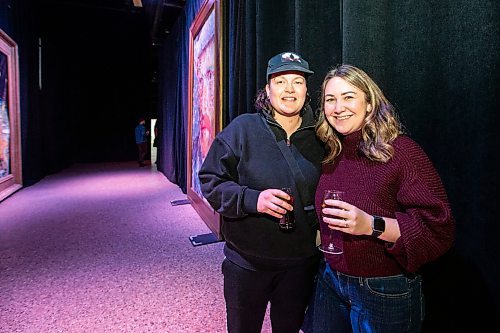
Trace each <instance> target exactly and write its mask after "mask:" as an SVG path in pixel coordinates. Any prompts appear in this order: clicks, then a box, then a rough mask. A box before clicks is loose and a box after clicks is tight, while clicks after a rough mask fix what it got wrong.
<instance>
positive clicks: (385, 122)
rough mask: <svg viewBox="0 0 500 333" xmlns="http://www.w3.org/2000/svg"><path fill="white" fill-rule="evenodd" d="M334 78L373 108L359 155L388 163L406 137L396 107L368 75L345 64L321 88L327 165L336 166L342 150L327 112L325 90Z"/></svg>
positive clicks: (320, 132) (321, 123)
mask: <svg viewBox="0 0 500 333" xmlns="http://www.w3.org/2000/svg"><path fill="white" fill-rule="evenodd" d="M334 77H340V78H342V79H344V80H345V81H346V82H347V83H349V84H350V85H352V86H354V87H356V88H357V89H359V90H361V91H362V92H364V93H365V97H366V102H367V103H369V104H371V106H372V110H371V111H370V112H368V113H367V114H366V118H365V121H364V124H363V126H362V128H361V134H362V140H361V143H360V145H359V147H358V148H359V151H360V152H361V153H362V154H363V155H364V156H366V157H367V158H368V159H370V160H372V161H379V162H387V161H388V160H389V159H391V157H392V156H393V154H394V149H393V147H392V146H391V142H392V141H394V139H396V138H397V137H398V135H400V134H403V132H404V131H403V126H402V124H401V123H400V121H399V119H398V116H397V114H396V112H395V109H394V107H393V106H392V104H391V103H390V102H389V100H387V98H386V97H385V96H384V94H383V92H382V90H380V88H379V87H378V85H377V84H376V83H375V82H374V81H373V80H372V79H371V78H370V77H369V76H368V74H366V73H365V72H364V71H363V70H361V69H359V68H357V67H355V66H352V65H345V64H344V65H340V66H338V67H336V68H334V69H332V70H330V71H329V72H328V73H327V74H326V77H325V79H324V80H323V84H322V85H321V101H320V111H321V112H320V114H319V118H318V122H317V124H316V135H317V136H318V137H319V139H320V140H321V141H323V142H324V143H325V145H326V149H327V153H326V156H325V158H324V160H323V163H333V161H334V160H335V158H336V157H337V156H338V155H339V154H340V152H341V150H342V144H341V141H340V139H339V133H338V132H337V131H336V130H335V129H334V128H333V127H332V125H330V123H328V121H327V120H326V118H325V112H324V111H325V109H324V107H325V88H326V85H327V84H328V81H330V80H331V79H332V78H334Z"/></svg>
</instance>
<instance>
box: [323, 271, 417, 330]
mask: <svg viewBox="0 0 500 333" xmlns="http://www.w3.org/2000/svg"><path fill="white" fill-rule="evenodd" d="M423 317H424V299H423V294H422V278H421V276H419V275H416V276H414V277H411V278H410V277H406V276H404V275H394V276H385V277H375V278H362V277H355V276H349V275H345V274H342V273H339V272H337V271H333V270H332V269H331V268H330V266H329V265H328V263H325V262H324V261H323V262H322V263H321V265H320V268H319V272H318V277H317V285H316V294H315V301H314V319H313V332H314V333H347V332H349V333H350V332H354V333H395V332H397V333H404V332H408V333H410V332H411V333H416V332H420V330H421V327H422V320H423Z"/></svg>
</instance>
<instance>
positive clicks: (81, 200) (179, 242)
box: [0, 162, 270, 333]
mask: <svg viewBox="0 0 500 333" xmlns="http://www.w3.org/2000/svg"><path fill="white" fill-rule="evenodd" d="M184 198H185V195H184V194H183V193H182V192H181V190H180V189H179V188H178V187H177V185H174V184H171V183H170V182H169V181H168V180H167V179H166V178H165V177H164V176H163V175H162V174H161V173H159V172H157V171H156V170H155V169H154V167H153V168H137V166H136V164H135V163H132V162H130V163H109V164H90V165H86V164H85V165H83V164H82V165H76V166H74V167H72V168H70V169H67V170H65V171H63V172H61V173H59V174H55V175H51V176H48V177H46V178H44V179H43V180H41V181H40V182H38V183H37V184H35V185H33V186H30V187H27V188H24V189H22V190H20V191H19V192H17V193H15V194H14V195H12V196H11V197H9V198H7V199H6V200H4V201H3V202H1V203H0V332H1V333H5V332H30V333H31V332H33V333H47V332H64V333H67V332H70V333H72V332H75V333H76V332H89V333H100V332H103V333H104V332H106V333H107V332H120V333H121V332H134V333H135V332H162V333H164V332H169V333H170V332H225V331H226V328H225V326H226V324H225V304H224V298H223V292H222V274H221V273H220V263H221V261H222V258H223V254H222V246H223V242H218V243H213V244H208V245H203V246H196V247H194V246H192V245H191V243H190V241H189V236H192V235H197V234H204V233H208V232H209V229H208V228H207V227H206V225H205V224H204V223H203V221H202V220H201V219H200V218H199V216H198V215H197V214H196V212H195V211H194V209H193V208H192V207H191V205H180V206H171V205H170V201H171V200H177V199H184ZM262 332H270V328H269V320H268V316H266V321H265V323H264V327H263V330H262Z"/></svg>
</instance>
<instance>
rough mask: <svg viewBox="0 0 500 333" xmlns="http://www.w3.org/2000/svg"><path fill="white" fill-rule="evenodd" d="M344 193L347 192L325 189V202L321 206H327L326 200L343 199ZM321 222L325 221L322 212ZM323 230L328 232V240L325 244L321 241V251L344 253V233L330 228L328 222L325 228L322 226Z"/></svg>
mask: <svg viewBox="0 0 500 333" xmlns="http://www.w3.org/2000/svg"><path fill="white" fill-rule="evenodd" d="M344 194H345V192H343V191H337V190H325V191H324V192H323V203H322V204H321V208H322V209H323V208H325V207H326V206H327V204H326V203H325V200H327V199H334V200H342V198H343V196H344ZM320 222H321V223H325V222H323V213H321V221H320ZM322 232H324V233H326V234H327V237H326V239H327V240H328V241H327V243H326V244H323V242H321V245H320V246H319V249H320V251H322V252H325V253H329V254H342V253H343V252H344V250H343V249H342V239H341V238H342V233H341V232H340V231H337V230H332V229H330V228H329V227H328V224H327V223H325V226H324V228H322ZM334 240H337V242H335V241H334Z"/></svg>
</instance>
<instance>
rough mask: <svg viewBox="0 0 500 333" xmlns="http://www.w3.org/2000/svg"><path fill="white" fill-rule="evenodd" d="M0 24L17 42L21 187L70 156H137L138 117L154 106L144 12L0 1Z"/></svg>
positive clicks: (57, 167)
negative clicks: (135, 133)
mask: <svg viewBox="0 0 500 333" xmlns="http://www.w3.org/2000/svg"><path fill="white" fill-rule="evenodd" d="M0 28H2V29H3V30H5V31H6V32H7V33H8V34H9V35H10V36H11V37H12V38H13V39H14V40H15V41H16V43H17V44H18V51H19V65H20V104H21V139H22V149H23V151H22V159H23V183H24V185H25V186H28V185H31V184H33V183H35V182H37V181H39V180H40V179H42V178H43V177H45V176H46V175H48V174H50V173H53V172H57V171H60V170H61V169H63V168H65V167H67V166H69V165H70V164H72V163H74V162H99V161H117V160H135V159H136V147H135V141H134V127H135V125H136V124H137V119H138V117H139V116H145V117H146V118H153V117H156V114H155V113H156V111H157V110H156V107H155V106H154V105H155V104H156V103H152V97H151V96H152V94H151V92H152V91H153V90H152V82H151V81H152V80H151V76H152V75H151V74H152V72H153V69H152V61H151V58H150V57H151V52H150V42H149V41H150V36H149V32H148V28H149V27H148V22H147V21H146V16H145V15H141V14H140V13H138V12H124V11H116V10H109V11H107V12H105V13H104V14H103V13H102V12H101V13H98V12H97V11H94V10H92V9H91V8H90V7H86V6H75V5H72V3H71V2H67V3H64V2H62V1H61V2H53V1H41V0H40V1H34V0H16V1H12V0H11V1H8V0H1V1H0ZM39 38H40V39H41V44H42V52H41V53H42V57H41V59H42V60H41V72H42V87H41V89H40V87H39V84H38V81H39V63H40V62H39V46H38V44H39Z"/></svg>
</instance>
